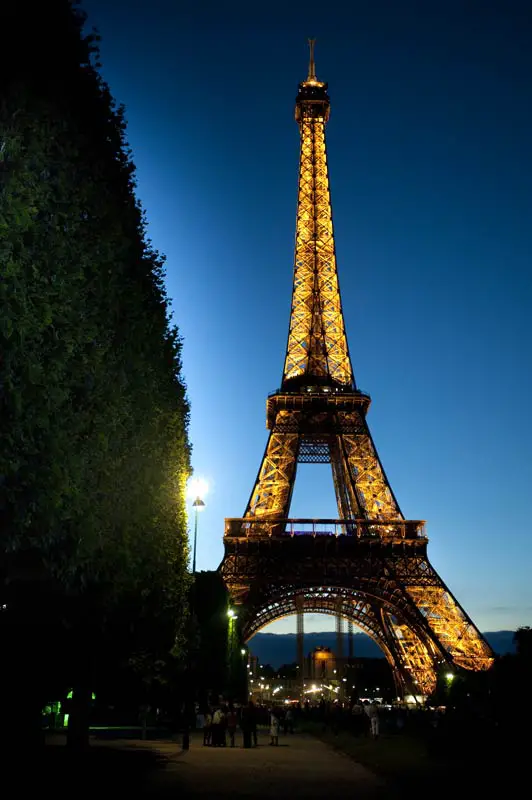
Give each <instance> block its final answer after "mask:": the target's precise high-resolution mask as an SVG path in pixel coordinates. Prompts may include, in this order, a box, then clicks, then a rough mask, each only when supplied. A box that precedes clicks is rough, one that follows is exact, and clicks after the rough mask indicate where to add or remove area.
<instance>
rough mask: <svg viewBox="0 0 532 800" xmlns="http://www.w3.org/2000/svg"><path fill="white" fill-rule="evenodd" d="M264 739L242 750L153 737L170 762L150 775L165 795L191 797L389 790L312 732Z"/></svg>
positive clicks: (379, 793)
mask: <svg viewBox="0 0 532 800" xmlns="http://www.w3.org/2000/svg"><path fill="white" fill-rule="evenodd" d="M268 741H269V737H268V736H266V734H261V735H260V736H259V747H257V748H252V749H250V750H244V749H243V748H242V747H235V748H230V747H226V748H214V747H203V746H202V744H201V740H199V739H198V738H196V737H194V738H193V739H192V741H191V745H190V750H189V751H188V752H185V753H181V754H180V753H179V750H178V749H176V747H175V745H169V744H166V743H162V742H160V743H155V742H154V743H153V745H152V746H153V747H155V748H156V749H157V750H158V751H159V752H161V753H163V754H164V755H165V756H166V757H167V758H169V762H168V764H167V766H166V768H165V769H164V770H162V771H161V772H159V773H158V774H157V775H156V776H153V778H154V784H153V789H154V790H155V792H156V793H157V794H159V792H161V793H162V794H164V795H165V796H166V795H167V793H168V794H169V793H170V791H172V793H176V794H178V793H179V794H180V796H181V797H183V796H185V797H190V798H193V797H200V798H201V797H203V798H207V797H208V798H229V797H231V798H255V799H256V800H267V799H268V800H269V799H270V798H272V800H273V799H274V798H275V800H278V798H292V800H293V799H294V798H307V797H308V798H329V797H331V796H333V797H334V796H337V797H342V796H343V797H353V796H355V797H356V798H357V800H358V799H359V798H360V800H366V798H367V799H368V800H377V798H378V799H379V800H380V799H381V798H389V797H391V796H392V795H391V794H390V792H388V791H387V790H386V787H385V785H384V783H383V781H382V780H381V779H380V778H378V777H376V776H375V775H373V774H372V773H370V772H369V771H368V770H367V769H366V768H365V767H363V766H361V765H360V764H357V763H355V762H354V761H352V760H351V759H349V758H348V757H347V756H344V755H341V754H339V753H337V752H335V751H334V750H331V749H330V748H329V747H327V745H325V744H323V743H322V742H320V741H318V740H317V739H314V738H313V737H311V736H305V735H302V734H295V735H293V736H283V737H281V738H280V743H279V746H278V747H269V746H268ZM145 744H147V743H145ZM178 796H179V795H178Z"/></svg>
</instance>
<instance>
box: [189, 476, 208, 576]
mask: <svg viewBox="0 0 532 800" xmlns="http://www.w3.org/2000/svg"><path fill="white" fill-rule="evenodd" d="M208 490H209V486H208V484H207V481H206V480H204V479H203V478H192V480H191V481H189V484H188V495H189V497H190V498H195V499H194V502H193V503H192V508H193V509H194V544H193V548H192V574H193V575H195V574H196V543H197V539H198V513H199V512H200V511H203V509H204V508H205V502H204V500H203V499H202V498H203V497H205V495H206V494H207V492H208Z"/></svg>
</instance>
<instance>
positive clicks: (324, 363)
mask: <svg viewBox="0 0 532 800" xmlns="http://www.w3.org/2000/svg"><path fill="white" fill-rule="evenodd" d="M314 42H315V40H314V39H310V40H309V43H310V63H309V71H308V77H307V79H306V81H303V82H302V83H300V84H299V92H298V95H297V98H296V113H295V116H296V121H297V123H298V124H299V131H300V151H299V192H298V204H297V219H296V243H295V259H294V287H293V292H292V309H291V316H290V325H289V332H288V343H287V348H286V358H285V364H284V373H283V380H282V388H283V389H284V390H294V389H297V388H299V387H300V386H302V385H305V384H312V385H323V386H325V385H326V386H329V387H331V388H333V387H334V388H336V389H344V390H345V389H347V390H351V389H354V388H355V383H354V378H353V369H352V366H351V360H350V358H349V351H348V347H347V338H346V334H345V325H344V318H343V314H342V304H341V300H340V289H339V285H338V274H337V271H336V253H335V246H334V230H333V221H332V210H331V197H330V191H329V172H328V167H327V149H326V144H325V125H326V123H327V120H328V119H329V110H330V100H329V95H328V93H327V84H326V83H323V82H322V81H318V79H317V78H316V66H315V62H314Z"/></svg>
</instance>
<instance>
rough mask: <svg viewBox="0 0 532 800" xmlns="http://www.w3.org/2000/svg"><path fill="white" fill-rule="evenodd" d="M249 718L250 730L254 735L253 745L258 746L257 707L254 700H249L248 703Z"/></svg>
mask: <svg viewBox="0 0 532 800" xmlns="http://www.w3.org/2000/svg"><path fill="white" fill-rule="evenodd" d="M248 720H249V730H250V733H251V735H252V737H253V747H256V746H257V709H256V708H255V704H254V703H253V700H250V701H249V705H248Z"/></svg>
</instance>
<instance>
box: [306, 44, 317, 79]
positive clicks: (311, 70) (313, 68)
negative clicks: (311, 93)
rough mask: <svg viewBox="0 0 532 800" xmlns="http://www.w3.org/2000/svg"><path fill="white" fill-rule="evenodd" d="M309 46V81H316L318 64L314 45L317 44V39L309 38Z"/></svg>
mask: <svg viewBox="0 0 532 800" xmlns="http://www.w3.org/2000/svg"><path fill="white" fill-rule="evenodd" d="M308 44H309V48H310V61H309V65H308V78H307V81H315V80H317V79H316V64H315V63H314V45H315V44H316V39H309V40H308Z"/></svg>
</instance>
